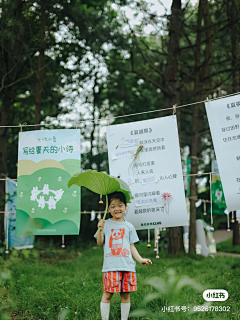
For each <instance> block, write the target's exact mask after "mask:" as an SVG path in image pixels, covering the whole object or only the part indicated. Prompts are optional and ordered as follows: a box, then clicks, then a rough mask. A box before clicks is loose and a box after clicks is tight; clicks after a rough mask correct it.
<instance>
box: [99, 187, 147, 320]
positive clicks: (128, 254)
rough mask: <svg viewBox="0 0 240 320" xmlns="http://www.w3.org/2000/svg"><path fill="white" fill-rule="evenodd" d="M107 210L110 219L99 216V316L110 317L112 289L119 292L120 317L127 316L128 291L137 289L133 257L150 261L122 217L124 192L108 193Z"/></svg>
mask: <svg viewBox="0 0 240 320" xmlns="http://www.w3.org/2000/svg"><path fill="white" fill-rule="evenodd" d="M108 201H109V207H108V210H109V212H110V214H111V215H112V218H111V219H108V220H106V221H104V220H100V221H99V223H98V227H101V230H100V232H99V233H98V236H97V244H98V245H99V246H102V245H103V247H104V261H103V269H102V272H103V296H102V300H101V316H102V320H108V319H109V310H110V301H111V298H112V296H113V293H115V292H119V293H120V296H121V320H127V319H128V314H129V311H130V292H131V291H136V290H137V278H136V271H135V265H136V263H135V261H134V260H133V257H134V258H135V259H136V260H137V261H138V262H139V263H141V264H143V265H148V264H149V263H150V264H152V261H151V260H149V259H143V258H142V257H141V256H140V255H139V253H138V251H137V249H136V248H135V246H134V243H135V242H138V241H139V239H138V236H137V233H136V230H135V228H134V226H133V225H132V224H131V223H129V222H127V221H126V220H124V219H123V216H124V214H125V211H126V209H127V204H126V199H125V195H124V194H123V193H122V192H114V193H112V194H110V195H108Z"/></svg>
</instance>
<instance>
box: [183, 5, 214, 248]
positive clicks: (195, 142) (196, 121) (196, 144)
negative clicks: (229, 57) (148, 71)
mask: <svg viewBox="0 0 240 320" xmlns="http://www.w3.org/2000/svg"><path fill="white" fill-rule="evenodd" d="M203 18H204V27H205V37H206V47H205V61H204V63H203V64H202V66H201V44H202V43H201V40H202V19H203ZM211 33H212V31H211V18H210V14H209V3H208V0H200V1H199V7H198V17H197V39H196V46H195V81H194V92H195V99H196V101H201V100H203V99H204V97H205V96H206V94H207V89H206V88H207V87H208V86H207V84H206V83H204V81H203V79H205V78H208V79H210V63H211V58H212V42H211ZM200 108H201V106H200V105H195V106H194V109H193V116H192V142H191V174H193V176H191V182H190V226H189V253H196V205H195V204H196V201H197V199H198V186H197V184H196V178H197V176H196V174H197V173H198V162H199V160H198V157H199V153H200V145H201V143H200V138H201V137H200V135H199V131H200V130H201V126H202V121H203V119H202V117H199V112H200Z"/></svg>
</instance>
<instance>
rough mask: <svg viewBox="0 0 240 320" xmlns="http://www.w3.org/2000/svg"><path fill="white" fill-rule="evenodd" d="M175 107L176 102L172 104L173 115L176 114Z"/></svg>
mask: <svg viewBox="0 0 240 320" xmlns="http://www.w3.org/2000/svg"><path fill="white" fill-rule="evenodd" d="M176 107H177V104H174V105H173V115H174V114H176Z"/></svg>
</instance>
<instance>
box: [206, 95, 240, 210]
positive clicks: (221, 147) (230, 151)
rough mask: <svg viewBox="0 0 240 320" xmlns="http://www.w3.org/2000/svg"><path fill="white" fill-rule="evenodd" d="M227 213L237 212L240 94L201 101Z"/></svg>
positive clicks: (239, 181) (239, 179) (239, 165)
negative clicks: (205, 112) (206, 118)
mask: <svg viewBox="0 0 240 320" xmlns="http://www.w3.org/2000/svg"><path fill="white" fill-rule="evenodd" d="M205 107H206V111H207V116H208V121H209V126H210V130H211V135H212V140H213V145H214V149H215V154H216V159H217V162H218V168H219V172H220V176H221V181H222V187H223V191H224V196H225V200H226V204H227V210H228V211H229V212H230V211H234V210H239V209H240V170H239V168H240V95H234V96H231V97H226V98H223V99H218V100H214V101H208V102H205Z"/></svg>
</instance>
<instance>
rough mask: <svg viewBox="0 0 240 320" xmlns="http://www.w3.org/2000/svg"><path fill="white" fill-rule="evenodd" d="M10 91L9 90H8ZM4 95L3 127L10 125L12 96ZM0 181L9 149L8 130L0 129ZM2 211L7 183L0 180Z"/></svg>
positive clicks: (0, 219)
mask: <svg viewBox="0 0 240 320" xmlns="http://www.w3.org/2000/svg"><path fill="white" fill-rule="evenodd" d="M8 91H9V90H8ZM8 91H7V92H6V93H7V95H6V94H4V93H3V94H2V107H1V118H0V119H1V121H0V125H1V126H7V125H9V124H10V119H9V118H10V112H9V110H10V109H11V94H10V92H8ZM0 145H1V148H0V179H6V176H7V148H8V129H7V128H6V127H5V128H1V127H0ZM0 211H2V212H4V211H5V181H4V180H0ZM4 240H5V236H4V213H0V241H1V242H4Z"/></svg>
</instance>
